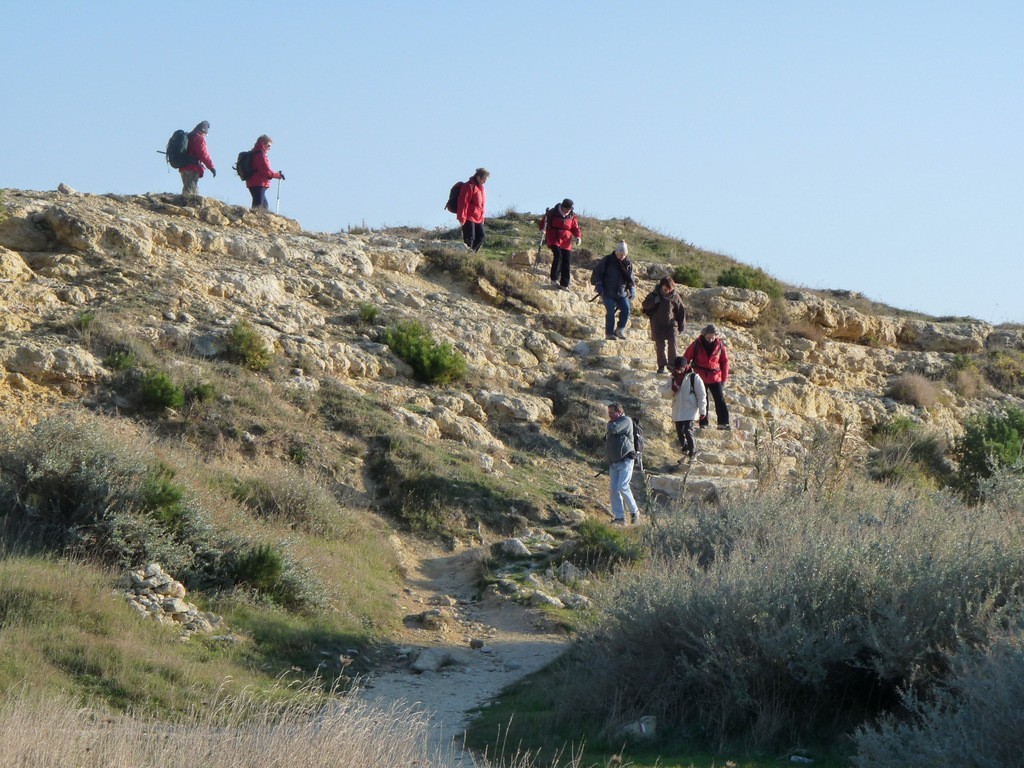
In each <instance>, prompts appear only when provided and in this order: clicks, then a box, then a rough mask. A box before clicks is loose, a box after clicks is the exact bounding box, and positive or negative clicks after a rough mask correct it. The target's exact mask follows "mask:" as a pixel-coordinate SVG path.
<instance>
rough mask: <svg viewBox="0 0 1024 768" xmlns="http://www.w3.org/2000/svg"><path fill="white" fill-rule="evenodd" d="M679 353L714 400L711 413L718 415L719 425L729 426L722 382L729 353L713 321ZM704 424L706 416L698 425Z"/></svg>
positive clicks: (723, 383) (725, 379)
mask: <svg viewBox="0 0 1024 768" xmlns="http://www.w3.org/2000/svg"><path fill="white" fill-rule="evenodd" d="M683 357H685V358H686V359H687V360H689V361H690V365H692V366H693V369H694V370H695V371H696V372H697V375H698V376H700V378H701V381H703V382H704V385H705V386H706V387H707V390H708V392H710V393H711V397H713V398H714V400H715V416H716V417H717V418H718V428H719V429H732V427H730V426H729V406H728V405H726V403H725V383H726V382H727V381H728V380H729V353H728V352H727V351H726V349H725V344H723V343H722V340H721V339H720V338H718V328H717V327H716V326H715V324H714V323H711V324H709V325H706V326H704V329H703V330H702V331H701V332H700V336H698V337H697V338H696V339H695V340H694V342H693V343H692V344H691V345H690V346H688V347H687V348H686V351H685V352H683ZM707 425H708V417H707V416H705V417H704V418H703V419H701V420H700V426H702V427H706V426H707Z"/></svg>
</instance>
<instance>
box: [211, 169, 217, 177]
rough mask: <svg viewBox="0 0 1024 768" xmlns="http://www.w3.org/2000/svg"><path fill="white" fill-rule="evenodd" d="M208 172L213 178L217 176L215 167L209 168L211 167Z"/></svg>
mask: <svg viewBox="0 0 1024 768" xmlns="http://www.w3.org/2000/svg"><path fill="white" fill-rule="evenodd" d="M210 173H212V174H213V177H214V178H217V169H216V168H211V169H210Z"/></svg>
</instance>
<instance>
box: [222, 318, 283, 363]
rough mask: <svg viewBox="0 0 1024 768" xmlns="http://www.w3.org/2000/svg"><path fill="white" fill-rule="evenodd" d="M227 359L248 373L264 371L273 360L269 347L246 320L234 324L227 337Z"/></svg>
mask: <svg viewBox="0 0 1024 768" xmlns="http://www.w3.org/2000/svg"><path fill="white" fill-rule="evenodd" d="M227 352H228V357H229V358H230V359H231V360H232V361H233V362H236V363H239V364H240V365H243V366H245V367H246V368H248V369H249V370H250V371H265V370H266V369H267V368H269V367H270V363H271V361H272V360H273V356H272V354H271V350H270V347H269V346H268V345H267V342H266V341H265V340H264V339H263V337H262V336H260V334H259V332H258V331H257V330H256V329H255V328H254V327H253V325H252V323H250V322H249V321H248V320H239V321H238V322H237V323H235V324H234V325H233V326H232V327H231V330H230V331H229V332H228V336H227Z"/></svg>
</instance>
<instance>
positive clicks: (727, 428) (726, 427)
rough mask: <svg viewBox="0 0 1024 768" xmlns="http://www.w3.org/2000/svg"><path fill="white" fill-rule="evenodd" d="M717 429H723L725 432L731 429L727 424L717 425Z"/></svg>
mask: <svg viewBox="0 0 1024 768" xmlns="http://www.w3.org/2000/svg"><path fill="white" fill-rule="evenodd" d="M718 428H719V429H724V430H727V431H728V430H731V429H732V427H730V426H729V425H728V424H719V425H718Z"/></svg>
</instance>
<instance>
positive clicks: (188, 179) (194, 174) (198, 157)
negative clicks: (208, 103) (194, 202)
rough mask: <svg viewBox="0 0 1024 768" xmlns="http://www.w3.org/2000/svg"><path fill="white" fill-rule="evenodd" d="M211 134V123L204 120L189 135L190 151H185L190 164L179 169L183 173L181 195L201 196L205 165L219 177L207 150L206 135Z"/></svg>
mask: <svg viewBox="0 0 1024 768" xmlns="http://www.w3.org/2000/svg"><path fill="white" fill-rule="evenodd" d="M209 132H210V123H209V122H207V121H206V120H203V122H201V123H199V125H197V126H196V127H195V128H193V129H192V130H191V132H189V134H188V149H186V150H185V154H186V155H187V156H188V163H187V164H186V165H183V166H181V168H179V169H178V170H179V171H180V172H181V194H183V195H184V196H185V197H198V196H199V180H200V179H201V178H203V166H204V165H205V166H206V167H207V168H209V169H210V173H212V174H213V175H214V176H216V175H217V169H216V168H214V167H213V160H211V159H210V152H209V150H207V148H206V134H207V133H209Z"/></svg>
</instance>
